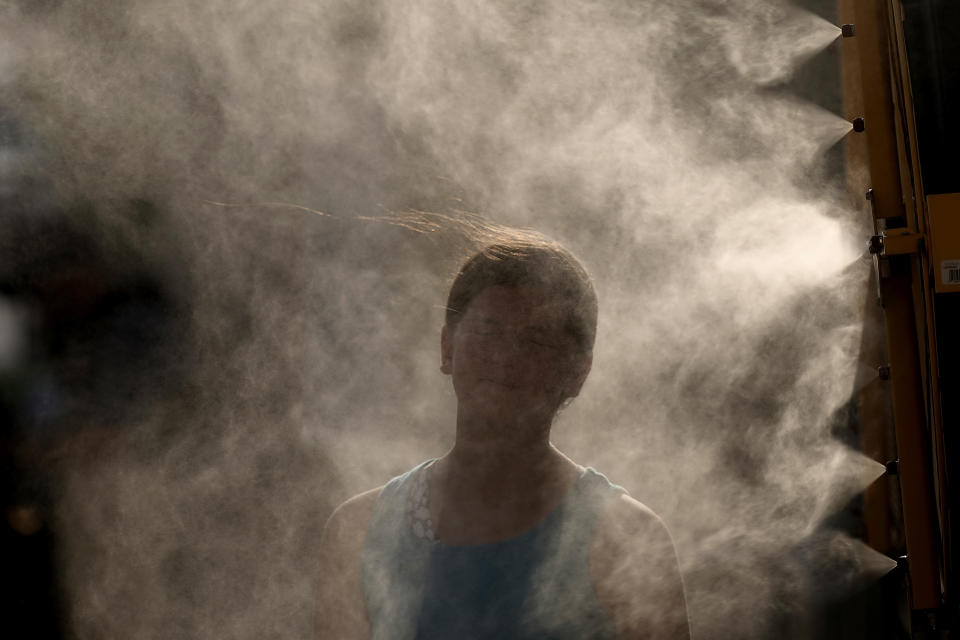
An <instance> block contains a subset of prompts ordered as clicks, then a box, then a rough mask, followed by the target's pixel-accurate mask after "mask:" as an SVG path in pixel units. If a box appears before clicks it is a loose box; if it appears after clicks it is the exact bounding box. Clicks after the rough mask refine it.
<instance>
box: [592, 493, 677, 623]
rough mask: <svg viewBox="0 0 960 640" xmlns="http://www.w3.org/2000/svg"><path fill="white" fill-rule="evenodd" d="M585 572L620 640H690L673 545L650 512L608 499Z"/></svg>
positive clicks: (628, 502) (626, 500)
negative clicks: (609, 502) (588, 566)
mask: <svg viewBox="0 0 960 640" xmlns="http://www.w3.org/2000/svg"><path fill="white" fill-rule="evenodd" d="M590 571H591V575H592V578H593V583H594V587H595V589H596V592H597V596H598V598H599V599H600V604H601V606H603V608H604V609H605V610H606V611H607V612H609V614H610V616H611V618H612V619H613V622H614V626H615V628H616V630H617V637H618V638H619V639H620V640H683V639H688V638H690V627H689V623H688V622H687V608H686V602H685V599H684V596H683V582H682V580H681V578H680V568H679V565H678V563H677V555H676V551H675V550H674V547H673V541H672V540H671V539H670V534H669V533H668V532H667V528H666V527H665V526H664V524H663V522H662V521H661V520H660V518H658V517H657V515H656V514H654V513H653V512H652V511H650V509H648V508H647V507H645V506H644V505H642V504H641V503H639V502H637V501H636V500H634V499H633V498H631V497H629V496H627V495H625V494H624V495H621V496H619V497H617V498H616V499H615V500H611V504H610V505H609V506H608V508H607V509H606V511H605V512H604V514H603V516H602V517H601V519H600V521H599V522H598V523H597V530H596V532H595V533H594V536H593V541H592V544H591V548H590Z"/></svg>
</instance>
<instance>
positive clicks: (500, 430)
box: [436, 411, 573, 490]
mask: <svg viewBox="0 0 960 640" xmlns="http://www.w3.org/2000/svg"><path fill="white" fill-rule="evenodd" d="M438 463H439V464H438V465H437V468H436V471H437V472H439V473H438V475H442V476H443V477H444V479H445V480H446V481H447V482H452V483H453V484H454V485H460V486H464V487H466V486H472V487H475V488H480V487H484V488H486V489H488V490H497V489H498V488H502V489H507V488H509V487H516V486H518V485H524V484H526V483H529V482H536V481H537V480H538V479H542V478H544V477H546V476H550V475H552V474H555V473H556V472H557V470H558V468H561V467H565V466H567V465H568V464H569V465H572V464H573V463H571V462H570V460H569V459H568V458H567V457H566V456H564V455H563V454H562V453H560V451H558V450H557V449H556V448H555V447H554V446H553V445H552V444H551V443H550V421H549V420H541V421H534V422H527V423H517V424H503V423H499V424H490V423H488V421H486V420H477V419H474V418H472V417H471V416H469V415H465V414H464V412H463V411H458V415H457V439H456V443H455V444H454V446H453V448H452V449H451V450H450V451H449V452H447V454H446V455H445V456H443V458H441V459H440V460H439V461H438ZM564 463H566V464H564Z"/></svg>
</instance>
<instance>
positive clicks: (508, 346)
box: [441, 285, 590, 422]
mask: <svg viewBox="0 0 960 640" xmlns="http://www.w3.org/2000/svg"><path fill="white" fill-rule="evenodd" d="M559 302H560V303H558V301H557V300H555V299H551V298H549V297H548V296H547V295H545V294H544V292H543V291H542V290H540V289H539V288H537V287H535V286H533V285H520V286H517V287H506V286H492V287H488V288H486V289H484V290H483V291H481V292H480V293H479V294H478V295H477V296H476V297H475V298H473V300H471V301H470V304H469V305H468V307H467V311H466V313H465V314H464V315H463V317H462V318H461V319H460V321H459V322H458V323H457V325H456V327H455V328H454V329H452V330H451V329H449V328H447V327H444V330H443V335H442V339H441V351H442V354H441V356H442V365H441V370H442V371H443V372H444V373H447V374H449V375H451V376H452V377H453V387H454V390H455V391H456V394H457V400H458V402H459V403H460V405H461V409H467V410H468V411H470V412H473V413H474V414H476V415H481V416H483V417H486V418H489V419H493V420H500V421H506V422H512V421H514V420H517V419H520V420H529V419H533V420H544V419H545V420H547V421H549V420H550V419H552V418H553V414H554V413H556V411H557V409H558V408H559V407H560V404H561V403H562V402H563V401H564V400H566V399H567V398H572V397H574V396H576V395H577V394H578V393H579V392H580V387H581V386H582V384H583V381H584V379H585V378H586V376H587V373H588V372H589V371H590V356H589V354H585V353H582V352H581V351H580V350H579V348H578V345H577V343H576V341H575V340H574V338H573V337H572V336H571V335H570V334H569V332H568V331H567V330H566V328H565V325H566V319H567V310H566V309H565V308H564V306H563V305H562V301H559Z"/></svg>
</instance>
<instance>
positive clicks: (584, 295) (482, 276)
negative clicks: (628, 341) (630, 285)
mask: <svg viewBox="0 0 960 640" xmlns="http://www.w3.org/2000/svg"><path fill="white" fill-rule="evenodd" d="M498 285H499V286H507V287H516V286H521V285H534V286H536V287H538V288H540V289H542V290H543V291H544V292H545V293H546V294H547V295H548V296H549V297H550V298H552V299H556V300H559V301H562V303H563V305H562V306H563V308H564V309H565V310H566V312H567V318H566V330H567V331H568V333H569V334H570V336H571V337H573V338H574V340H575V341H576V343H577V346H578V347H579V348H580V349H581V350H582V351H585V352H589V351H590V350H592V349H593V344H594V341H595V339H596V335H597V293H596V291H595V290H594V288H593V281H592V280H591V278H590V275H589V274H588V273H587V270H586V269H585V268H584V266H583V265H582V264H581V263H580V261H579V260H577V258H576V257H575V256H574V255H573V254H572V253H571V252H570V251H568V250H567V249H566V248H564V247H563V246H561V245H560V244H558V243H556V242H553V241H550V240H540V239H530V238H527V237H523V238H518V239H515V240H504V241H498V242H496V243H495V244H491V245H489V246H487V247H486V248H484V249H483V250H481V251H480V252H478V253H477V254H475V255H474V256H473V257H471V258H470V259H469V260H467V261H466V262H465V263H464V264H463V266H462V267H461V268H460V271H459V272H458V273H457V277H456V278H455V279H454V281H453V285H451V287H450V294H449V296H448V297H447V309H446V324H447V327H449V328H450V329H451V330H453V329H455V328H456V326H457V323H458V322H459V321H460V318H462V317H463V315H464V314H465V313H466V312H467V308H468V307H469V306H470V302H471V301H472V300H473V299H474V298H475V297H477V296H478V295H480V293H481V292H483V290H485V289H487V288H489V287H493V286H498Z"/></svg>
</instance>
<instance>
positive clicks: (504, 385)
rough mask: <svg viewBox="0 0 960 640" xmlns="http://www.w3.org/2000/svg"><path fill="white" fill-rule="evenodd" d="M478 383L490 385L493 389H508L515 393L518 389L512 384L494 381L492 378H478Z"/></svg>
mask: <svg viewBox="0 0 960 640" xmlns="http://www.w3.org/2000/svg"><path fill="white" fill-rule="evenodd" d="M480 382H486V383H487V384H492V385H493V386H495V387H499V388H501V389H509V390H511V391H515V390H516V389H517V388H519V386H518V385H516V384H514V383H512V382H509V381H504V380H495V379H493V378H480Z"/></svg>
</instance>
